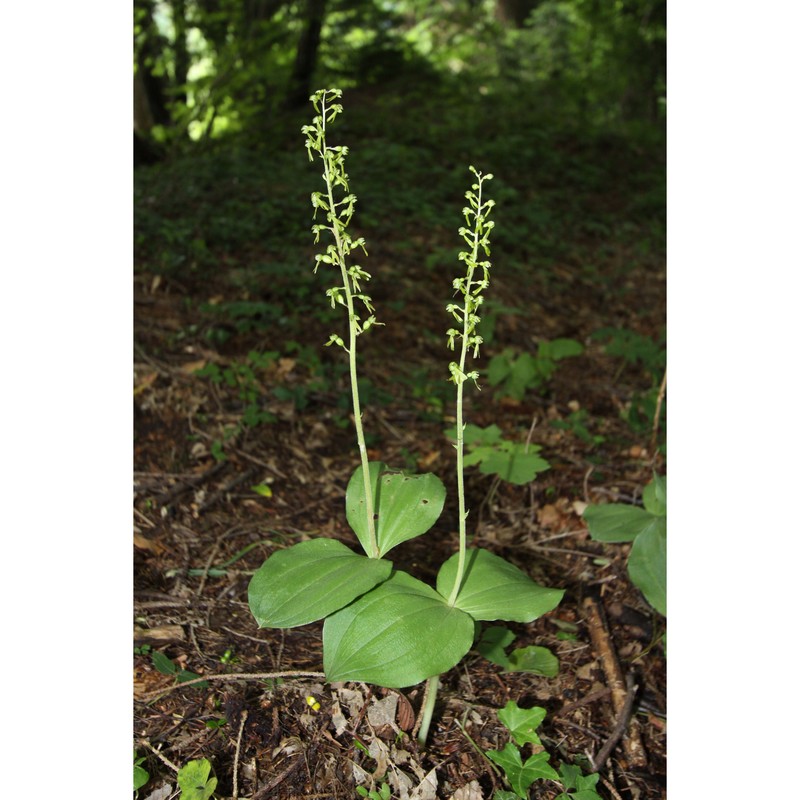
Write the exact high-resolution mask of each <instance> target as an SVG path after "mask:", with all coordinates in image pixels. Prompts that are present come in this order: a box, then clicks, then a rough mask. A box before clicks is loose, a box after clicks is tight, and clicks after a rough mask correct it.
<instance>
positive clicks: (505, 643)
mask: <svg viewBox="0 0 800 800" xmlns="http://www.w3.org/2000/svg"><path fill="white" fill-rule="evenodd" d="M516 638H517V637H516V634H514V633H513V632H512V631H510V630H509V629H508V628H506V627H505V626H504V625H492V626H490V627H488V628H486V629H485V630H484V631H483V633H482V634H481V637H480V639H479V640H478V643H477V644H476V645H475V649H476V650H477V651H478V652H479V653H480V654H481V655H482V656H483V657H484V658H485V659H486V660H487V661H491V662H492V663H493V664H497V665H498V666H499V667H502V668H503V670H504V671H505V672H532V673H533V674H535V675H544V676H545V677H546V678H555V677H556V675H558V657H557V656H556V655H555V654H554V653H553V652H552V651H551V650H549V649H548V648H546V647H539V646H538V645H530V646H528V647H517V648H515V649H514V650H512V651H511V652H510V653H508V652H507V648H508V647H510V646H511V644H512V643H513V642H514V640H515V639H516Z"/></svg>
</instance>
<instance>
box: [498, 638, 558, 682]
mask: <svg viewBox="0 0 800 800" xmlns="http://www.w3.org/2000/svg"><path fill="white" fill-rule="evenodd" d="M505 669H506V672H533V673H535V674H537V675H544V676H545V677H546V678H555V676H556V675H558V657H557V656H556V655H555V654H554V653H552V652H551V651H550V650H548V649H547V648H546V647H539V646H538V645H530V646H529V647H519V648H517V649H516V650H514V651H513V652H512V653H511V654H510V655H509V657H508V666H506V668H505Z"/></svg>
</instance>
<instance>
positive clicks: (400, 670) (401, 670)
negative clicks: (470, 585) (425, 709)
mask: <svg viewBox="0 0 800 800" xmlns="http://www.w3.org/2000/svg"><path fill="white" fill-rule="evenodd" d="M474 636H475V623H474V621H473V620H472V618H471V617H470V616H469V615H468V614H465V613H464V612H463V611H460V610H459V609H457V608H451V607H450V606H448V605H447V603H446V602H445V600H444V599H443V598H442V597H441V596H439V595H438V594H437V593H436V592H435V591H434V590H433V589H432V588H431V587H430V586H428V585H427V584H425V583H422V581H418V580H417V579H416V578H412V577H411V576H410V575H407V574H406V573H404V572H394V573H393V574H392V576H391V577H390V578H389V580H387V581H385V582H384V583H382V584H381V585H380V586H378V587H376V588H375V589H373V590H372V591H371V592H368V593H367V594H365V595H363V596H362V597H360V598H359V599H358V600H356V601H355V602H354V603H351V604H350V605H349V606H347V607H346V608H343V609H342V610H341V611H337V612H336V613H335V614H332V615H331V616H329V617H328V618H327V619H326V620H325V626H324V628H323V632H322V644H323V652H324V665H325V675H326V676H327V679H328V681H364V682H365V683H375V684H378V685H379V686H387V687H390V688H395V689H399V688H402V687H404V686H411V685H413V684H415V683H419V682H420V681H424V680H426V679H427V678H430V677H432V676H433V675H439V674H440V673H442V672H446V671H447V670H449V669H451V668H452V667H454V666H455V665H456V664H457V663H458V662H459V661H460V660H461V659H462V658H463V657H464V655H466V653H467V651H468V650H469V649H470V647H471V646H472V642H473V639H474Z"/></svg>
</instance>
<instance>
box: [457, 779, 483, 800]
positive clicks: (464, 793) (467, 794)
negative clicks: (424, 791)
mask: <svg viewBox="0 0 800 800" xmlns="http://www.w3.org/2000/svg"><path fill="white" fill-rule="evenodd" d="M450 800H483V790H482V789H481V787H480V784H479V783H478V781H470V782H469V783H468V784H467V785H466V786H461V787H460V788H458V789H456V790H455V791H454V792H453V794H452V795H451V797H450Z"/></svg>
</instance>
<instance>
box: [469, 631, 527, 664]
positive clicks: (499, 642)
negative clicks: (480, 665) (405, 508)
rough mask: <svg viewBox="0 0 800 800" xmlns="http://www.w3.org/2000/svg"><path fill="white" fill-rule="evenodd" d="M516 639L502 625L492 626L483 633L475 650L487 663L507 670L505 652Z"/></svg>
mask: <svg viewBox="0 0 800 800" xmlns="http://www.w3.org/2000/svg"><path fill="white" fill-rule="evenodd" d="M516 638H517V637H516V635H515V634H513V633H512V632H511V631H510V630H509V629H508V628H505V627H503V626H502V625H493V626H492V627H490V628H487V629H486V630H485V631H484V632H483V635H482V636H481V638H480V641H479V642H478V643H477V644H476V645H475V649H476V650H477V651H478V652H479V653H480V654H481V655H482V656H483V657H484V658H485V659H487V661H491V662H492V664H497V665H498V666H500V667H503V668H504V669H507V668H508V665H509V660H508V656H507V655H506V652H505V650H506V647H508V646H509V645H510V644H511V643H512V642H513V641H514V639H516Z"/></svg>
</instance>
